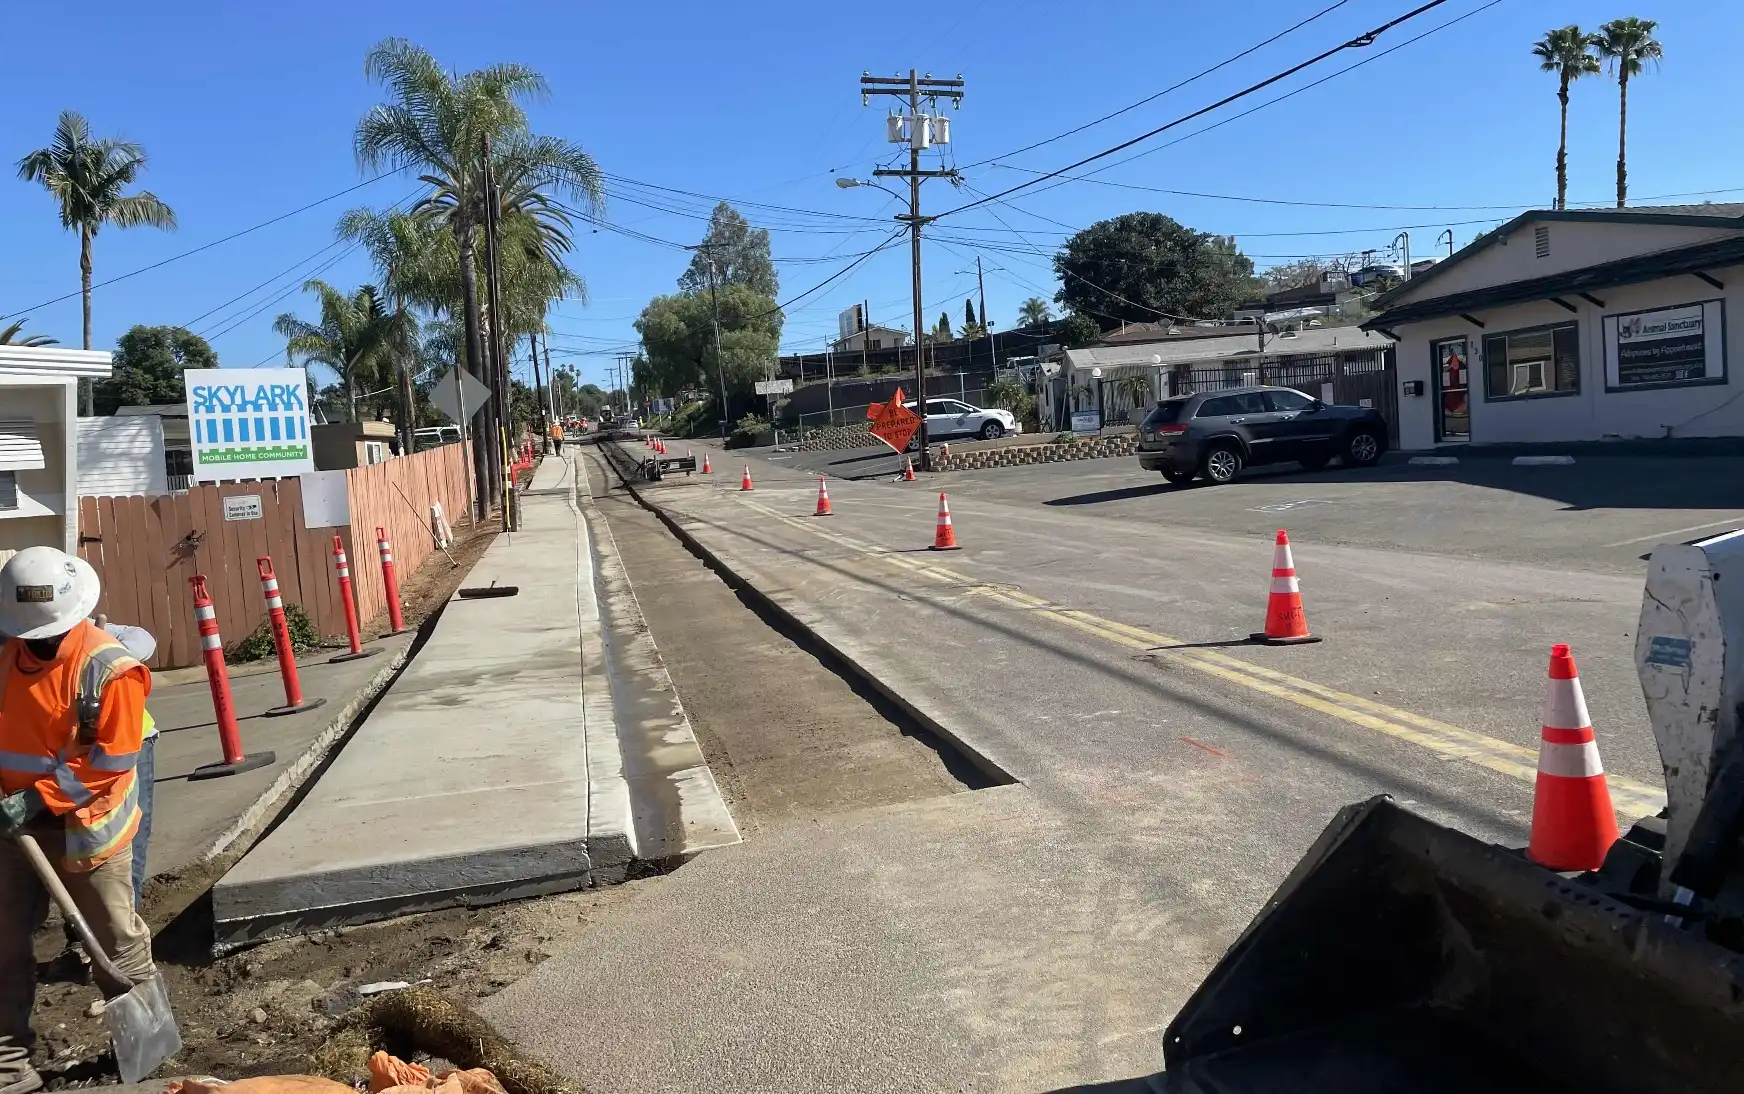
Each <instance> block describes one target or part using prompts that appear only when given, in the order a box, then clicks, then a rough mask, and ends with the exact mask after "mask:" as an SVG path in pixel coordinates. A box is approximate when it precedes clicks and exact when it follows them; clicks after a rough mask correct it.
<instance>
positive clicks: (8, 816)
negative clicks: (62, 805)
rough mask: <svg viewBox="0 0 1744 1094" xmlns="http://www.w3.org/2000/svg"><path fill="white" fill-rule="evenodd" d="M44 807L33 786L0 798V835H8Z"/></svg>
mask: <svg viewBox="0 0 1744 1094" xmlns="http://www.w3.org/2000/svg"><path fill="white" fill-rule="evenodd" d="M46 808H47V806H46V805H45V804H44V803H43V800H42V795H41V794H39V793H37V792H36V790H35V788H34V787H33V788H31V789H29V790H20V791H19V792H18V793H16V794H8V795H6V796H5V797H4V798H0V836H10V835H11V834H12V833H14V832H16V831H18V830H19V829H20V828H22V827H24V825H25V823H26V822H27V821H29V820H30V819H31V818H32V817H34V816H36V815H37V814H38V813H41V812H42V811H43V810H44V809H46Z"/></svg>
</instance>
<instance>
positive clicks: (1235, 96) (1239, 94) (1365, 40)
mask: <svg viewBox="0 0 1744 1094" xmlns="http://www.w3.org/2000/svg"><path fill="white" fill-rule="evenodd" d="M1500 2H1501V0H1491V2H1490V4H1487V5H1485V7H1486V8H1488V7H1492V6H1494V5H1495V4H1497V3H1500ZM1445 3H1447V0H1429V2H1428V3H1426V4H1422V5H1419V6H1418V7H1416V8H1413V9H1411V10H1410V11H1408V12H1405V13H1404V14H1403V15H1398V16H1395V17H1394V18H1392V19H1390V20H1388V21H1387V22H1385V23H1382V24H1381V25H1380V26H1377V27H1375V28H1374V29H1373V30H1369V31H1365V32H1364V33H1362V34H1359V35H1357V36H1356V37H1355V38H1352V39H1350V40H1349V41H1346V42H1343V43H1341V44H1339V45H1336V46H1333V47H1332V48H1330V49H1326V50H1322V51H1321V52H1319V53H1317V54H1315V55H1314V56H1313V57H1310V58H1308V59H1307V60H1305V61H1301V62H1299V63H1297V64H1294V65H1291V66H1290V67H1289V68H1287V69H1284V70H1283V71H1282V72H1278V73H1275V74H1274V75H1271V76H1268V77H1266V78H1265V79H1263V80H1261V81H1259V82H1258V83H1254V84H1250V85H1248V86H1247V87H1245V88H1243V89H1241V90H1240V91H1236V92H1234V93H1232V94H1229V95H1225V96H1224V97H1223V98H1221V99H1219V100H1217V101H1216V102H1214V103H1211V104H1210V105H1208V106H1203V107H1200V108H1199V109H1198V110H1194V111H1192V112H1190V113H1187V114H1183V115H1181V116H1180V117H1178V118H1175V119H1174V120H1172V121H1168V122H1165V123H1163V124H1162V125H1159V126H1157V127H1156V128H1154V129H1150V130H1148V131H1146V132H1144V133H1140V134H1139V135H1138V136H1136V137H1133V138H1131V139H1129V140H1125V141H1122V142H1120V143H1119V144H1116V145H1114V146H1113V147H1110V148H1105V149H1103V150H1102V151H1100V152H1095V153H1092V154H1091V155H1089V156H1085V157H1084V158H1082V159H1079V160H1077V161H1075V162H1073V163H1069V164H1067V165H1066V166H1064V167H1061V168H1058V169H1056V170H1053V171H1050V172H1048V173H1047V174H1045V175H1041V176H1038V177H1037V178H1033V179H1029V180H1027V181H1025V182H1021V183H1018V184H1017V185H1016V186H1011V187H1007V188H1006V189H1004V190H1001V191H1000V192H999V193H997V194H993V195H990V196H986V197H982V198H979V199H977V200H975V201H972V202H969V203H967V204H965V205H959V206H957V207H955V208H953V209H948V210H946V211H945V212H943V213H940V214H938V215H937V216H935V217H933V218H932V219H934V220H937V219H941V218H943V217H947V216H954V215H956V214H958V213H962V212H966V211H968V210H970V209H975V208H979V207H980V206H982V205H986V204H988V203H989V202H993V201H999V200H1002V199H1004V198H1007V197H1009V196H1011V195H1012V194H1015V193H1018V192H1019V191H1022V190H1027V189H1029V188H1030V187H1032V186H1035V185H1037V184H1038V183H1041V182H1044V181H1046V180H1048V179H1051V178H1055V177H1057V176H1060V175H1063V174H1065V173H1066V172H1068V171H1075V170H1077V169H1078V168H1080V167H1083V166H1084V165H1085V164H1089V163H1094V162H1096V161H1097V160H1101V159H1106V158H1107V157H1109V156H1112V155H1114V154H1115V153H1117V152H1121V151H1124V150H1126V149H1128V148H1131V147H1132V146H1134V145H1136V144H1140V143H1142V142H1144V141H1147V140H1149V139H1150V138H1152V137H1154V136H1156V135H1158V134H1159V133H1165V132H1167V131H1169V130H1171V129H1174V128H1176V127H1177V126H1181V125H1185V124H1186V123H1188V122H1190V121H1192V120H1193V119H1195V118H1202V117H1204V116H1205V115H1207V114H1210V113H1212V112H1213V111H1216V110H1220V109H1222V108H1223V107H1225V106H1228V105H1229V104H1230V103H1233V102H1236V101H1238V100H1240V99H1244V98H1246V97H1247V96H1249V95H1252V94H1255V93H1256V92H1259V91H1262V90H1264V89H1265V88H1268V87H1270V86H1271V85H1273V84H1275V83H1278V82H1279V81H1281V80H1287V79H1289V78H1290V77H1291V76H1294V75H1295V74H1296V73H1298V72H1301V71H1303V70H1304V69H1307V68H1311V67H1313V66H1314V65H1317V64H1319V63H1321V62H1322V61H1325V60H1326V59H1328V58H1330V57H1334V56H1336V55H1338V54H1340V53H1342V52H1344V51H1345V50H1347V49H1361V48H1365V47H1367V46H1370V45H1373V44H1374V41H1375V39H1376V38H1378V37H1379V36H1380V35H1382V34H1384V33H1386V32H1387V31H1389V30H1391V29H1393V28H1394V27H1397V26H1399V25H1401V24H1403V23H1406V22H1409V21H1410V20H1412V19H1415V18H1417V17H1418V16H1420V15H1422V14H1423V13H1425V12H1428V11H1433V10H1434V9H1436V8H1438V7H1440V6H1441V5H1443V4H1445ZM1479 10H1484V9H1479ZM1471 14H1475V12H1473V13H1471ZM1352 67H1353V68H1354V67H1355V66H1352ZM1344 71H1348V69H1346V70H1344ZM1311 86H1312V85H1311ZM1273 101H1279V100H1273ZM1250 113H1251V111H1250ZM1238 116H1240V115H1238Z"/></svg>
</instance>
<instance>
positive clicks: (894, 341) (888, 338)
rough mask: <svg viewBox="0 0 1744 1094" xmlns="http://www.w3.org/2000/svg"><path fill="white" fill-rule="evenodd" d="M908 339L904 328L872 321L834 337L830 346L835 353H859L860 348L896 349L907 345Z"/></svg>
mask: <svg viewBox="0 0 1744 1094" xmlns="http://www.w3.org/2000/svg"><path fill="white" fill-rule="evenodd" d="M908 340H909V336H908V332H907V331H905V330H900V329H898V328H896V327H885V326H880V325H879V324H877V323H873V324H872V325H871V326H869V327H863V328H861V329H860V330H857V331H854V332H853V333H852V334H847V335H844V336H842V337H841V338H838V339H836V340H835V341H834V342H832V343H831V344H830V348H831V349H833V350H835V351H836V352H837V353H859V352H860V350H861V349H898V348H900V347H902V346H906V345H908Z"/></svg>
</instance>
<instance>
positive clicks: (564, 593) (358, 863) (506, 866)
mask: <svg viewBox="0 0 1744 1094" xmlns="http://www.w3.org/2000/svg"><path fill="white" fill-rule="evenodd" d="M576 486H577V484H576V481H575V476H574V474H573V469H572V465H571V464H570V463H569V461H568V460H567V459H562V458H548V459H546V460H545V462H544V463H543V464H541V466H540V468H539V470H538V472H537V473H536V474H535V476H534V480H533V483H532V485H531V487H530V489H528V490H527V491H526V492H525V493H524V495H523V499H522V530H521V531H519V532H514V533H508V534H504V535H502V536H499V537H498V539H497V540H496V541H495V542H494V543H492V544H491V546H490V548H489V550H488V551H487V552H486V553H485V555H484V557H483V558H482V559H481V560H480V561H479V563H478V565H477V567H475V569H474V570H473V572H472V574H470V575H469V576H468V578H467V580H466V585H465V587H468V588H476V587H484V586H496V587H505V586H514V587H515V588H516V589H517V590H518V592H517V593H516V594H515V595H513V596H502V597H489V598H482V599H462V598H459V597H456V598H455V599H454V600H452V601H450V602H449V604H448V605H447V607H446V608H445V609H444V610H443V614H442V616H441V618H440V619H439V620H438V621H437V623H436V625H435V628H434V630H433V631H432V632H431V634H430V637H429V639H428V641H427V642H426V643H425V645H424V647H423V648H422V649H421V651H420V652H419V654H418V656H417V658H416V659H415V660H414V661H413V662H412V664H411V665H410V667H409V668H408V669H407V670H406V672H405V673H404V674H403V675H402V677H401V679H400V680H399V681H398V682H397V683H396V684H395V685H394V687H393V688H392V689H391V690H390V691H389V692H388V693H387V695H386V696H385V697H384V698H383V700H382V701H381V703H380V704H379V705H378V706H377V708H376V709H375V710H374V711H373V712H372V713H371V714H370V716H369V718H368V720H367V721H366V722H365V723H364V725H363V726H362V727H361V728H360V729H359V731H358V732H357V734H356V735H355V736H354V738H353V739H352V740H351V741H350V742H349V744H348V745H347V746H346V748H345V750H344V751H343V752H342V753H341V754H340V755H339V756H338V757H337V758H336V759H335V760H334V762H333V764H332V766H331V767H330V768H329V770H328V771H327V772H326V773H325V774H324V775H323V776H322V778H321V780H320V782H319V783H317V784H316V785H315V786H314V787H313V788H312V789H311V790H310V792H309V794H308V795H307V796H306V798H305V799H304V800H303V801H302V802H301V803H300V804H299V805H298V807H297V809H296V810H295V811H294V812H293V813H292V814H291V815H290V817H289V818H287V819H286V821H285V822H284V823H283V824H282V825H280V827H279V828H278V829H276V830H275V831H273V832H272V833H271V834H270V835H269V836H268V837H267V838H266V839H265V840H263V841H262V842H261V843H260V844H259V845H258V846H257V847H256V848H255V849H254V850H253V851H251V852H250V853H249V855H248V856H247V857H246V858H244V859H243V861H242V862H241V863H239V864H238V865H237V867H236V868H235V869H233V870H232V871H231V872H230V874H229V875H227V876H226V877H225V878H224V879H223V881H221V882H220V883H219V885H218V886H217V887H216V888H215V889H214V891H213V909H214V919H215V921H216V933H217V938H218V941H219V944H220V945H221V946H230V945H237V944H242V943H246V942H250V941H255V940H259V939H263V938H268V937H273V936H277V935H283V934H293V933H298V932H300V931H304V930H309V929H313V928H316V927H320V926H325V925H332V924H339V923H355V922H364V921H368V920H372V919H380V918H385V917H387V916H391V915H400V914H405V913H408V912H414V911H422V910H428V909H432V908H438V907H446V906H450V905H454V904H457V903H469V904H479V903H491V902H494V901H501V900H508V899H514V898H519V897H525V896H530V895H535V894H541V893H551V892H559V891H563V890H566V889H573V888H580V887H584V886H588V885H599V884H607V883H612V882H616V881H619V880H621V879H622V878H623V877H624V874H625V872H626V870H627V869H628V868H629V865H630V863H631V862H632V861H633V860H635V859H637V858H656V859H660V858H666V857H669V856H671V855H675V854H689V853H693V852H694V851H696V850H699V849H701V848H703V847H706V846H713V845H716V844H719V843H725V842H733V841H736V840H737V838H738V836H737V832H736V830H734V828H733V825H732V821H731V818H730V817H728V816H727V815H726V811H725V808H724V806H722V805H721V804H720V798H719V794H718V792H716V791H715V788H714V783H713V780H712V778H710V777H708V774H707V766H706V764H704V763H703V762H702V759H701V753H700V751H698V750H697V749H696V746H695V741H694V738H690V739H689V740H688V750H686V748H685V747H684V746H685V743H686V742H685V740H684V739H683V737H684V736H685V735H687V734H688V725H687V724H682V719H683V714H682V708H679V707H678V706H677V704H676V701H675V700H671V699H670V697H669V700H668V701H667V702H666V703H665V704H664V707H662V706H661V704H660V703H659V702H658V701H657V699H656V700H651V696H657V694H658V692H659V687H658V684H657V682H656V683H652V684H651V683H650V682H649V678H650V674H651V673H652V672H653V670H654V669H655V668H659V666H658V659H657V657H655V658H654V659H653V660H652V661H651V662H650V661H649V659H648V658H646V657H644V658H643V659H642V662H641V663H640V665H639V666H628V667H626V668H625V671H624V673H623V674H622V679H620V673H619V672H618V671H617V659H615V658H614V652H613V648H612V642H611V637H610V635H609V632H608V629H607V625H608V623H611V622H613V621H612V620H608V619H607V618H606V617H605V616H603V615H602V613H601V608H600V602H599V597H598V596H597V595H596V582H597V581H598V574H597V572H596V552H599V551H600V545H599V544H598V543H597V542H596V541H595V539H594V537H593V536H592V535H591V534H590V532H589V523H588V521H587V519H586V516H585V506H586V505H587V501H586V498H585V494H582V495H581V496H579V497H578V491H577V489H576ZM601 554H602V558H601V561H602V562H612V561H615V555H614V554H613V553H612V552H610V551H609V550H607V551H604V552H602V553H601ZM630 602H631V604H632V605H633V597H631V598H630ZM638 618H639V616H638ZM638 667H639V668H640V670H641V674H640V675H638V673H637V672H636V671H635V670H636V668H638ZM658 675H659V676H661V677H663V676H664V669H663V668H659V673H658ZM666 690H667V691H668V692H669V691H670V683H669V682H668V683H667V684H666ZM626 707H631V708H634V709H636V710H638V711H640V712H641V716H639V717H637V718H635V719H633V720H632V719H629V718H626V717H625V715H624V710H625V708H626ZM659 714H664V715H665V717H664V719H662V718H660V717H657V716H656V715H659ZM674 722H677V723H680V724H681V725H674ZM680 729H682V732H679V730H680ZM644 733H657V734H660V739H661V740H662V741H669V742H671V743H670V744H669V745H668V747H667V750H666V752H665V753H664V754H663V755H662V757H661V758H662V760H663V761H664V763H665V767H664V768H663V769H662V770H661V772H659V776H660V780H661V781H665V777H666V776H667V775H671V776H672V779H673V783H674V784H681V785H682V792H681V791H680V790H679V789H678V788H677V786H676V785H674V786H673V788H672V789H671V790H670V792H662V791H659V790H658V789H657V788H655V787H653V786H651V785H648V784H647V780H646V779H645V776H649V775H651V774H654V772H653V771H652V770H651V768H649V767H648V766H646V765H639V764H638V763H636V762H632V761H630V760H627V757H645V756H647V755H648V754H649V753H650V752H651V751H655V750H653V749H651V748H650V747H649V746H647V745H646V744H645V743H644V742H643V738H642V734H644ZM621 735H622V739H620V737H621ZM675 753H676V757H677V758H676V759H674V754H675ZM699 768H700V773H699V771H698V770H697V769H699ZM680 773H682V776H681V775H680ZM674 833H676V834H675V835H674ZM669 837H670V838H669Z"/></svg>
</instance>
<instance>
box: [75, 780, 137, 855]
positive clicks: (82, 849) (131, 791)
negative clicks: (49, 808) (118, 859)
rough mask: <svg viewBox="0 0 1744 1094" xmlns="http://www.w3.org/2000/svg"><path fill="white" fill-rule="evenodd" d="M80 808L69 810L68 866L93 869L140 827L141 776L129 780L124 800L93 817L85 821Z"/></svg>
mask: <svg viewBox="0 0 1744 1094" xmlns="http://www.w3.org/2000/svg"><path fill="white" fill-rule="evenodd" d="M82 812H84V810H82V809H81V810H78V811H77V812H73V813H68V814H67V817H66V821H67V837H66V853H65V855H64V856H63V862H64V863H65V865H66V867H67V869H69V870H74V871H84V870H89V869H92V868H93V867H95V866H97V865H99V864H100V863H102V862H103V861H104V860H106V859H107V858H108V857H109V856H110V855H112V854H114V853H115V851H116V850H118V849H119V848H120V847H121V846H122V845H123V844H125V843H127V842H128V841H129V840H131V839H132V838H133V836H134V833H135V832H137V831H139V780H138V779H137V778H134V779H129V780H128V781H127V793H126V794H125V795H123V796H122V799H121V803H120V804H119V805H117V806H116V807H115V808H113V809H111V810H109V811H108V812H107V813H105V814H103V815H102V816H101V817H98V818H97V819H96V820H94V821H86V820H84V819H83V818H81V817H79V815H78V814H79V813H82Z"/></svg>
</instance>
